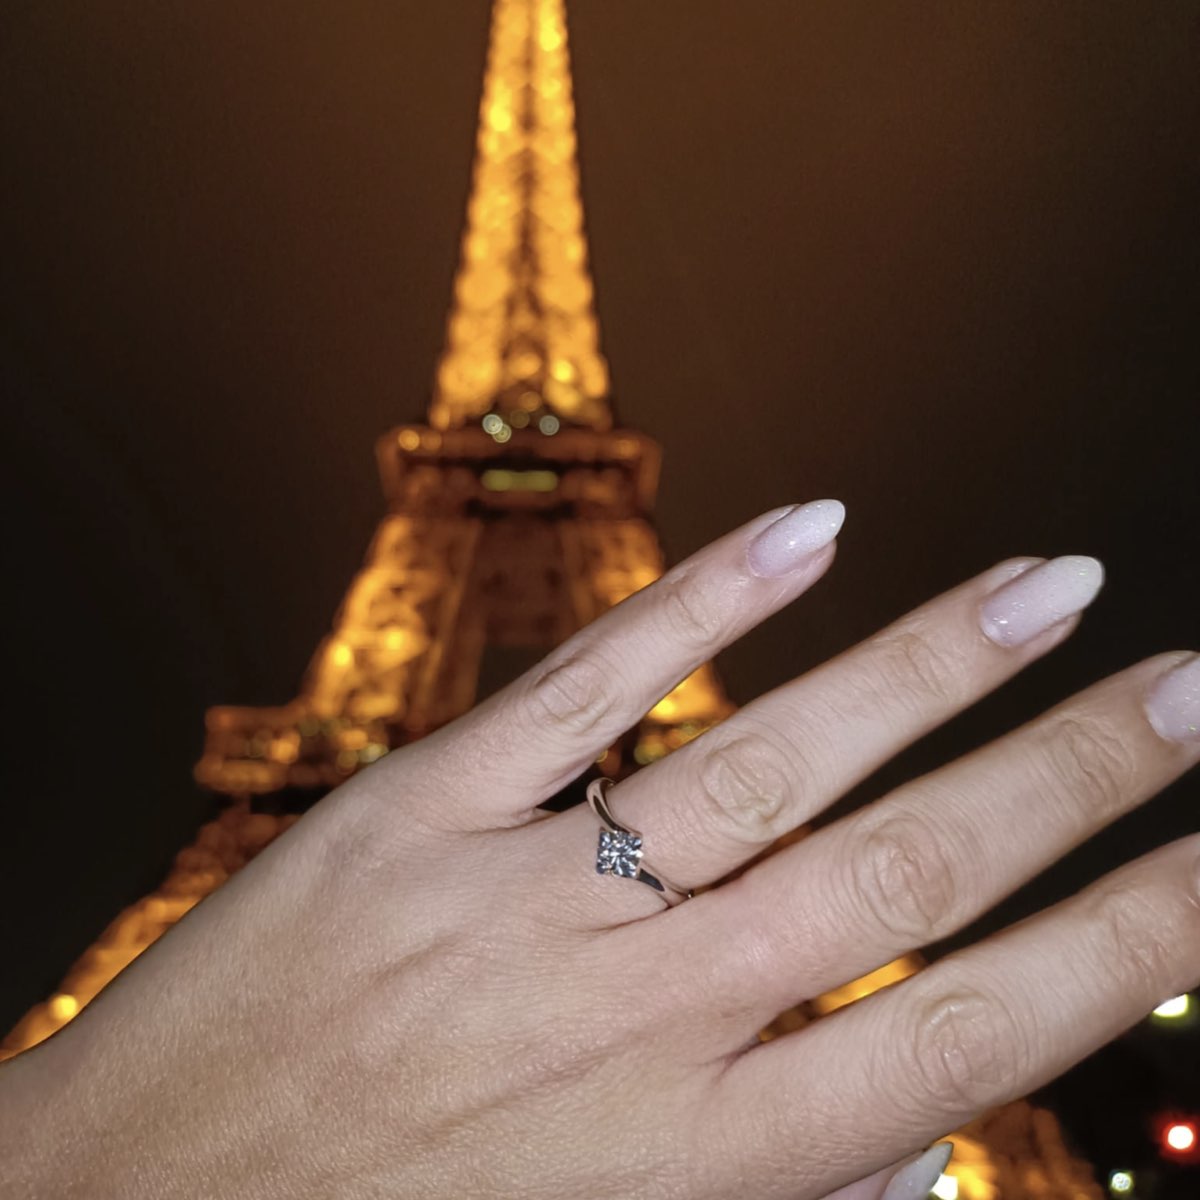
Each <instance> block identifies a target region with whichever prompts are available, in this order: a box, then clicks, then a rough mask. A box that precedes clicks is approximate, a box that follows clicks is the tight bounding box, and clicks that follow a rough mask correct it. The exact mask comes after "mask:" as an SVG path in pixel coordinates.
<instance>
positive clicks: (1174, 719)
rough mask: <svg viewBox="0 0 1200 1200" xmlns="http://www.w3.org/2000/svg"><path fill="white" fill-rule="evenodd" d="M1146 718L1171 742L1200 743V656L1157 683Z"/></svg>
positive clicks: (1186, 660) (1149, 698) (1147, 704)
mask: <svg viewBox="0 0 1200 1200" xmlns="http://www.w3.org/2000/svg"><path fill="white" fill-rule="evenodd" d="M1146 716H1147V717H1148V718H1149V720H1150V724H1151V725H1153V726H1154V728H1155V729H1156V730H1157V731H1158V733H1159V735H1160V736H1162V737H1165V738H1166V739H1167V740H1168V741H1171V742H1195V741H1200V654H1193V655H1192V657H1191V658H1188V659H1185V660H1184V661H1183V662H1182V663H1180V664H1179V665H1178V666H1176V667H1172V668H1171V669H1170V670H1169V671H1168V672H1167V673H1166V674H1165V675H1163V676H1162V677H1161V678H1159V679H1158V680H1157V681H1156V682H1155V683H1154V685H1153V686H1152V687H1151V689H1150V692H1149V694H1148V695H1147V696H1146Z"/></svg>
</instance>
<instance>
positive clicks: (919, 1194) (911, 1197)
mask: <svg viewBox="0 0 1200 1200" xmlns="http://www.w3.org/2000/svg"><path fill="white" fill-rule="evenodd" d="M953 1153H954V1143H953V1142H938V1143H937V1145H936V1146H930V1147H929V1149H928V1150H926V1151H925V1153H924V1154H922V1155H921V1157H920V1158H918V1159H917V1160H916V1161H915V1162H910V1163H909V1164H908V1166H907V1167H901V1168H900V1170H899V1171H897V1172H896V1174H895V1175H893V1176H892V1178H891V1180H890V1181H889V1182H888V1185H887V1187H886V1188H885V1189H884V1192H883V1195H882V1197H880V1200H927V1198H928V1196H929V1193H930V1191H931V1190H932V1189H933V1185H934V1184H935V1183H937V1181H938V1179H939V1178H940V1177H941V1175H942V1172H943V1171H945V1169H946V1164H947V1163H948V1162H949V1161H950V1155H951V1154H953Z"/></svg>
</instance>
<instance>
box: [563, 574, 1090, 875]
mask: <svg viewBox="0 0 1200 1200" xmlns="http://www.w3.org/2000/svg"><path fill="white" fill-rule="evenodd" d="M1102 579H1103V569H1102V568H1101V566H1100V564H1099V563H1098V562H1097V561H1096V560H1095V559H1093V558H1084V557H1077V556H1073V555H1072V556H1067V557H1064V558H1057V559H1053V560H1051V561H1049V562H1045V561H1044V560H1040V559H1029V558H1026V559H1014V560H1010V561H1008V562H1004V563H1000V564H999V565H997V566H995V567H993V568H992V569H991V570H989V571H986V572H984V573H983V574H982V575H980V576H978V577H976V578H975V579H972V580H969V581H968V582H966V583H965V584H961V585H960V586H958V587H957V588H954V589H953V590H952V591H950V592H947V593H945V594H944V595H942V596H939V597H937V598H936V599H934V600H932V601H930V602H929V603H927V604H925V605H922V606H921V607H920V608H918V609H916V610H915V611H913V612H911V613H909V614H908V615H907V616H904V617H902V618H901V619H900V620H898V621H896V622H894V623H893V624H892V625H890V626H888V627H887V628H886V629H884V630H883V631H882V632H880V633H878V634H875V635H874V636H873V637H871V638H868V639H867V640H866V641H864V642H861V643H860V644H859V645H857V646H855V647H853V648H852V649H850V650H848V651H846V652H845V653H844V654H840V655H839V656H838V657H836V658H834V659H831V660H830V661H829V662H827V663H824V664H823V665H822V666H820V667H818V668H816V669H815V670H812V671H809V672H808V673H807V674H805V675H802V676H801V677H800V678H799V679H796V680H793V681H792V682H790V683H788V684H785V685H784V686H782V687H779V688H776V689H775V690H774V691H772V692H769V693H767V694H766V695H765V696H761V697H759V698H758V699H757V700H755V701H754V702H753V703H752V704H749V705H747V706H746V707H745V708H743V709H741V710H740V711H739V712H738V713H736V714H735V715H734V716H732V717H730V718H729V719H728V720H726V721H724V722H722V724H721V725H720V726H718V727H717V728H716V729H712V730H710V731H708V732H707V733H705V734H704V735H703V736H702V737H700V738H697V739H696V740H695V741H693V742H690V743H689V744H688V745H686V746H684V747H682V748H681V749H679V750H677V751H676V752H675V753H674V754H672V755H670V756H669V757H667V758H665V759H663V760H662V761H661V762H658V763H655V764H654V765H653V766H652V767H650V768H649V769H647V770H645V771H640V772H638V773H637V774H636V775H634V776H632V777H631V778H630V779H627V780H625V781H624V782H622V783H621V784H619V785H618V786H617V787H616V788H614V789H613V791H612V794H611V797H610V805H611V808H612V810H613V813H614V815H615V816H616V818H617V820H618V821H620V822H621V823H622V824H625V825H627V826H629V827H631V828H633V829H636V830H638V831H639V832H640V833H641V834H642V836H643V840H644V845H645V854H646V859H647V862H648V863H649V864H650V867H651V869H653V870H655V871H656V872H660V873H661V874H662V875H664V876H665V877H666V878H667V879H670V880H671V881H673V882H674V883H676V884H678V885H679V886H680V887H683V888H695V887H698V886H700V885H702V884H706V883H710V882H712V881H715V880H717V879H720V878H721V877H722V876H724V875H726V874H728V872H730V871H731V870H733V869H734V868H735V867H738V866H740V865H741V864H742V863H744V862H746V861H748V860H749V859H750V858H752V857H753V856H754V855H756V854H758V853H760V852H761V851H762V850H764V849H765V848H766V847H768V846H769V845H770V844H771V843H772V842H774V841H775V840H776V839H777V838H779V837H780V836H781V835H783V834H785V833H788V832H789V831H791V830H793V829H795V828H796V827H797V826H798V825H801V824H803V823H804V822H806V821H808V820H809V819H810V818H811V817H813V816H814V815H815V814H816V813H818V812H820V811H821V810H822V809H823V808H825V807H826V806H827V805H828V804H830V803H831V802H832V801H833V800H835V799H836V798H837V797H838V796H840V795H842V793H844V792H845V791H847V790H848V789H849V788H850V787H852V786H853V785H854V784H856V783H858V782H859V781H860V780H862V779H865V778H866V777H867V776H868V775H870V774H871V772H873V771H874V770H875V769H876V768H877V767H879V766H880V765H881V764H883V763H884V762H886V761H887V760H888V759H890V758H892V757H893V756H894V755H895V754H896V753H898V752H899V751H900V750H902V749H903V748H904V747H905V746H907V745H908V744H909V743H910V742H912V741H914V740H915V739H916V738H918V737H920V736H922V735H923V734H925V733H927V732H928V731H929V730H931V729H933V728H935V727H936V726H938V725H940V724H941V723H942V722H944V721H946V720H947V719H948V718H949V717H951V716H952V715H953V714H955V713H957V712H958V711H960V710H961V709H963V708H965V707H966V706H967V705H969V704H971V703H973V702H974V701H976V700H977V699H979V697H981V696H983V695H984V694H986V693H987V692H989V691H991V690H992V689H993V688H995V687H997V686H999V684H1001V683H1003V682H1004V681H1005V680H1006V679H1009V678H1010V677H1011V676H1012V675H1014V674H1015V673H1016V672H1017V671H1019V670H1021V668H1022V667H1024V666H1026V665H1027V664H1028V663H1030V662H1032V661H1033V660H1034V659H1036V658H1037V657H1039V656H1040V655H1042V654H1045V653H1046V652H1047V651H1048V650H1049V649H1051V648H1052V647H1053V646H1055V645H1057V644H1058V643H1059V642H1061V641H1062V640H1063V639H1064V638H1065V637H1066V636H1067V635H1068V634H1069V633H1070V632H1071V630H1072V629H1074V627H1075V624H1076V622H1075V620H1073V619H1072V618H1073V615H1074V614H1075V613H1077V612H1078V611H1079V610H1080V609H1082V608H1083V607H1084V606H1085V605H1087V604H1088V603H1090V601H1091V600H1092V599H1093V597H1094V596H1095V595H1096V593H1097V591H1098V590H1099V588H1100V584H1101V581H1102ZM1012 613H1016V614H1017V615H1019V616H1021V617H1022V618H1023V620H1024V622H1025V624H1024V626H1023V632H1025V633H1027V634H1030V635H1031V636H1029V637H1028V638H1027V639H1026V640H1024V641H1023V642H1021V643H1020V644H1019V645H1013V644H1011V643H1010V642H1008V641H1003V642H1001V643H997V642H996V641H994V640H992V637H989V636H988V634H987V633H985V628H986V629H988V630H991V631H992V632H993V634H994V633H995V630H996V629H997V628H1001V629H1005V630H1007V631H1008V632H1009V633H1010V634H1011V623H1010V624H1009V625H1007V626H999V627H997V626H996V624H995V621H996V618H997V616H999V617H1001V618H1003V617H1004V615H1005V614H1012ZM576 819H579V818H576Z"/></svg>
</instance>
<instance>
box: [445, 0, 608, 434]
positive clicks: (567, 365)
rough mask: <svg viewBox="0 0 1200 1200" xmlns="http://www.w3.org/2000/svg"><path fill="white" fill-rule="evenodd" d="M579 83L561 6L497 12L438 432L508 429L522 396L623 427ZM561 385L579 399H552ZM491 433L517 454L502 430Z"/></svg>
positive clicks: (593, 424) (589, 421)
mask: <svg viewBox="0 0 1200 1200" xmlns="http://www.w3.org/2000/svg"><path fill="white" fill-rule="evenodd" d="M570 70H571V68H570V57H569V54H568V51H567V27H566V10H565V6H564V3H563V0H496V3H495V5H494V8H493V16H492V30H491V40H490V44H489V52H488V69H487V74H486V76H485V78H484V86H483V97H482V99H481V101H480V110H479V114H480V122H479V133H478V137H477V139H476V156H475V171H474V186H473V188H472V193H471V200H470V203H469V205H468V210H467V229H466V232H465V233H464V235H463V242H462V258H461V263H460V266H459V272H458V277H457V279H456V282H455V296H456V297H457V306H456V308H455V309H454V310H453V311H452V313H451V315H450V319H449V322H448V325H447V337H446V351H445V354H444V355H443V357H442V362H441V365H440V367H439V370H438V374H437V389H436V392H435V395H434V401H433V404H432V406H431V407H430V423H431V424H433V425H435V426H437V427H438V428H439V429H451V428H458V427H461V426H463V425H465V424H468V423H470V422H471V421H472V420H476V419H478V418H479V417H480V416H482V415H483V414H484V413H486V412H487V411H488V410H489V409H490V408H492V407H493V406H496V407H497V408H498V409H499V415H500V417H501V418H502V419H504V428H505V429H508V428H509V427H510V426H511V424H512V422H511V421H510V420H509V419H508V418H509V417H510V415H511V412H512V411H513V409H515V408H517V407H520V401H519V400H518V396H519V395H520V393H521V392H522V391H524V392H525V393H526V394H535V395H537V397H538V404H537V405H536V406H535V408H536V407H541V406H542V402H543V397H544V403H545V407H547V408H550V409H551V410H553V412H554V415H555V416H556V417H557V418H558V419H559V420H560V421H562V420H568V421H570V422H571V423H573V424H575V425H580V426H584V427H586V428H591V429H595V430H606V429H609V428H611V427H612V411H611V408H610V407H609V405H608V404H607V402H606V397H607V391H608V366H607V364H606V363H605V361H604V359H603V357H602V356H601V354H600V351H599V349H598V346H599V328H598V325H597V322H596V316H595V313H594V311H593V309H592V290H593V289H592V281H591V278H590V275H589V272H588V265H587V244H586V241H585V239H584V236H583V233H582V228H583V206H582V204H581V203H580V199H579V170H578V166H577V164H576V159H575V150H576V145H575V110H574V105H573V104H572V102H571V78H570ZM551 382H555V383H558V384H559V385H560V387H561V385H563V384H570V385H571V386H570V387H569V388H568V389H565V390H561V391H559V392H557V393H551V392H549V391H547V390H546V387H545V385H546V384H547V383H551ZM498 386H499V387H501V388H502V389H503V390H502V392H501V395H500V396H499V397H497V395H496V390H497V387H498ZM510 386H512V387H514V388H515V392H510V391H508V390H507V389H508V388H509V387H510ZM525 411H533V409H530V408H528V407H526V409H525ZM518 428H520V426H518ZM537 428H538V430H539V431H540V432H541V433H544V434H545V433H554V432H557V428H558V427H557V425H556V426H554V427H553V428H549V429H548V428H546V427H545V426H544V425H543V423H542V422H541V421H539V422H538V426H537ZM488 432H489V433H491V434H492V436H494V437H496V436H497V434H500V436H499V437H497V440H498V441H505V440H507V436H506V435H505V434H504V433H503V431H502V429H501V428H500V427H499V426H497V428H496V429H495V430H492V429H489V430H488Z"/></svg>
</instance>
